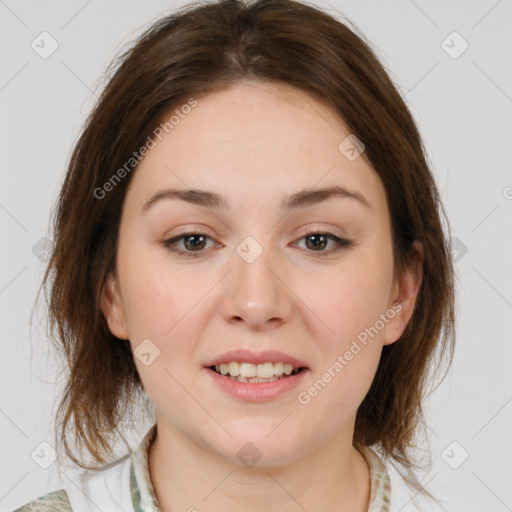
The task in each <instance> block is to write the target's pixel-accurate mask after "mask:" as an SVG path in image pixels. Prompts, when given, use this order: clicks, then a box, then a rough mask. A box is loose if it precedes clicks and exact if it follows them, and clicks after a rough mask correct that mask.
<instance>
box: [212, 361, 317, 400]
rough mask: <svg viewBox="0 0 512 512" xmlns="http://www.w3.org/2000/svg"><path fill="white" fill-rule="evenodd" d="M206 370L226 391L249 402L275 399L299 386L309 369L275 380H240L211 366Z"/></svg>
mask: <svg viewBox="0 0 512 512" xmlns="http://www.w3.org/2000/svg"><path fill="white" fill-rule="evenodd" d="M204 370H206V372H207V373H208V374H209V375H210V377H211V379H212V380H213V382H215V384H216V385H218V386H219V387H220V389H222V390H223V391H224V392H226V393H228V394H230V395H232V396H234V397H236V398H239V399H240V400H245V401H247V402H264V401H268V400H273V399H274V398H276V397H278V396H279V395H282V394H283V393H286V392H287V391H290V390H291V389H293V388H294V387H296V386H298V385H299V383H300V382H301V381H302V379H303V378H304V375H305V374H306V373H307V372H308V371H309V370H307V369H304V370H302V371H300V372H299V373H296V374H295V375H290V376H289V377H284V378H282V379H278V380H275V381H273V382H238V381H237V380H233V379H230V378H229V377H225V376H224V375H219V374H218V373H217V372H215V371H214V370H210V368H204Z"/></svg>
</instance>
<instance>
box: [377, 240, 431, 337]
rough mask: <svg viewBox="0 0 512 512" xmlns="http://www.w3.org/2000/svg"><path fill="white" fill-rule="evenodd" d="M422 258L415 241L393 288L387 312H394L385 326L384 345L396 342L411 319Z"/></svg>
mask: <svg viewBox="0 0 512 512" xmlns="http://www.w3.org/2000/svg"><path fill="white" fill-rule="evenodd" d="M423 258H424V253H423V245H422V244H421V242H419V241H417V240H416V241H415V242H413V244H412V248H411V251H410V259H409V265H408V266H407V269H406V270H405V272H404V274H403V275H402V277H401V278H400V280H399V281H396V282H395V283H394V286H393V291H392V293H391V296H390V302H389V310H388V311H391V310H393V311H395V316H394V317H393V318H392V319H391V320H390V321H389V322H388V323H387V324H386V328H385V332H384V339H383V344H384V345H390V344H391V343H394V342H395V341H397V340H398V339H399V338H400V336H401V335H402V333H403V332H404V331H405V328H406V327H407V324H408V323H409V320H410V319H411V317H412V314H413V311H414V305H415V304H416V299H417V296H418V292H419V289H420V287H421V282H422V277H423Z"/></svg>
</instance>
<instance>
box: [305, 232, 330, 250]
mask: <svg viewBox="0 0 512 512" xmlns="http://www.w3.org/2000/svg"><path fill="white" fill-rule="evenodd" d="M317 237H318V238H322V241H321V242H320V245H319V244H315V243H313V248H315V249H318V248H319V247H320V249H324V248H325V244H326V243H327V237H326V236H325V235H321V234H314V235H310V236H308V237H307V243H309V242H311V241H312V240H313V239H315V238H317Z"/></svg>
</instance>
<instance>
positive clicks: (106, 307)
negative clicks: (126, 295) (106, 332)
mask: <svg viewBox="0 0 512 512" xmlns="http://www.w3.org/2000/svg"><path fill="white" fill-rule="evenodd" d="M101 310H102V312H103V314H104V315H105V318H106V319H107V324H108V328H109V329H110V332H111V333H112V334H113V335H114V336H116V337H117V338H120V339H122V340H127V339H128V338H129V335H128V330H127V328H126V320H125V315H124V310H123V307H122V304H121V296H120V293H119V287H118V282H117V278H116V277H114V276H113V275H112V274H109V275H108V276H107V280H106V283H105V286H104V288H103V291H102V294H101Z"/></svg>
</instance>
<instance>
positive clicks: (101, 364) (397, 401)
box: [42, 0, 455, 495]
mask: <svg viewBox="0 0 512 512" xmlns="http://www.w3.org/2000/svg"><path fill="white" fill-rule="evenodd" d="M348 23H350V22H348ZM356 32H357V29H355V28H353V29H350V28H348V26H347V25H345V24H343V23H342V22H340V21H338V20H336V19H335V18H333V17H332V16H331V15H329V14H327V13H326V12H322V11H320V10H319V9H317V8H315V7H313V6H310V5H308V4H305V3H301V2H298V1H294V0H257V1H254V2H243V1H241V0H221V1H218V2H196V3H194V4H189V5H187V6H184V7H182V8H181V9H179V10H178V11H176V12H174V13H173V14H171V15H168V16H166V17H163V18H161V19H159V20H158V21H157V22H155V23H154V24H153V25H151V26H150V27H149V28H148V29H147V30H146V32H145V33H143V34H142V35H141V36H140V37H139V38H138V40H137V41H136V43H135V44H134V45H133V46H132V47H131V48H129V49H128V50H126V51H125V52H124V53H123V54H122V55H120V56H119V57H118V58H117V60H116V61H114V62H113V64H112V66H114V67H113V68H111V70H112V71H111V70H109V73H112V74H113V76H111V77H110V78H109V81H108V83H107V85H106V87H105V89H104V91H103V92H102V94H101V97H100V98H99V100H98V102H97V104H96V106H95V108H94V109H93V111H92V113H91V114H90V116H89V118H88V120H87V122H86V124H85V127H84V129H83V131H82V133H81V135H80V138H79V140H78V142H77V143H76V146H75V148H74V151H73V153H72V156H71V159H70V162H69V167H68V170H67V174H66V177H65V181H64V184H63V187H62V190H61V192H60V196H59V199H58V203H57V212H56V214H55V217H54V221H53V225H54V251H53V253H52V255H51V258H50V260H49V263H48V268H47V269H46V273H45V275H44V279H43V283H42V284H43V285H45V286H46V285H47V284H48V280H49V277H50V275H51V277H52V287H51V295H50V297H49V315H50V330H51V334H52V337H51V339H52V342H54V343H55V346H56V347H57V349H58V350H59V351H60V353H62V354H64V355H65V358H66V359H67V362H68V365H69V370H70V372H69V375H68V377H67V382H66V385H65V389H64V390H63V394H62V397H61V401H60V403H59V408H58V411H57V416H56V419H57V427H58V429H59V432H58V433H56V445H59V437H58V434H60V437H61V441H62V444H63V446H64V449H65V452H66V454H67V455H68V456H69V457H70V459H71V460H73V461H74V462H75V464H77V465H79V466H80V467H82V468H89V469H92V470H100V469H103V467H105V466H103V467H98V466H90V465H89V466H88V465H85V464H83V463H82V461H81V460H80V459H77V458H76V457H75V456H74V455H73V453H72V451H71V449H70V447H69V444H68V442H67V440H66V439H67V438H66V434H67V432H68V431H71V432H73V434H74V438H75V440H76V442H77V443H78V446H80V449H81V450H82V448H83V447H84V446H85V447H86V448H87V450H88V451H89V453H90V454H91V455H92V456H93V458H94V460H95V461H96V462H99V463H105V462H107V461H108V460H109V458H111V456H112V453H113V452H112V450H111V446H110V445H111V441H112V439H113V436H114V434H115V432H116V431H117V432H118V433H120V428H119V426H120V425H121V424H122V422H123V421H126V418H127V417H129V416H130V415H131V414H132V413H134V412H135V411H134V410H133V409H134V407H133V405H134V403H135V400H136V398H141V397H142V398H143V396H144V392H143V388H142V383H141V380H140V377H139V374H138V372H137V369H136V366H135V364H134V360H133V355H132V352H131V349H130V345H129V344H128V343H126V342H121V341H119V340H118V339H117V338H116V337H115V336H113V335H112V334H111V332H110V331H109V329H108V326H107V323H106V319H105V317H104V315H103V314H102V311H101V309H100V305H101V299H102V294H103V290H104V285H105V282H106V278H107V276H108V274H109V272H115V261H116V249H117V237H118V229H119V224H120V217H121V208H122V205H123V200H124V197H125V192H126V190H127V187H128V185H129V182H130V177H131V174H133V173H129V172H127V173H125V174H126V176H124V177H123V179H120V180H118V182H116V183H115V186H112V187H109V192H108V194H105V195H104V197H103V198H100V199H98V194H95V193H94V191H95V190H98V189H99V188H101V187H103V186H104V184H105V183H107V182H108V181H109V180H110V179H111V178H112V176H113V174H114V173H115V171H116V170H117V169H120V168H121V167H122V166H123V165H125V164H126V162H127V161H128V160H129V159H130V158H131V157H132V155H133V153H134V151H136V150H137V149H138V148H140V147H142V146H143V145H144V143H145V141H146V140H147V138H148V136H150V135H151V133H154V132H152V131H153V130H154V128H155V127H156V126H157V125H158V124H157V123H158V122H159V121H160V120H161V118H162V116H163V114H165V113H167V112H170V110H171V109H173V108H175V107H177V106H179V105H183V104H186V103H187V101H188V100H189V99H190V98H191V97H195V98H199V97H201V95H206V94H208V93H211V92H213V91H216V90H220V89H222V88H223V87H226V86H228V85H232V84H236V83H237V82H239V81H241V80H244V79H250V80H259V81H262V82H274V83H284V84H288V85H291V86H293V87H295V88H297V89H300V90H302V91H304V92H306V93H308V94H311V95H313V96H314V97H315V98H317V99H318V100H319V101H321V102H324V104H326V105H328V106H330V107H331V108H332V109H333V110H334V111H335V112H337V113H338V114H339V116H340V117H341V118H342V120H343V122H344V123H345V125H346V126H347V127H348V129H349V130H350V132H351V133H353V134H355V135H356V136H357V137H358V138H359V139H360V140H361V141H362V142H363V143H364V145H365V151H364V153H363V155H362V156H363V158H366V159H367V161H368V163H369V164H370V165H371V166H372V167H373V169H375V171H376V172H377V173H378V175H379V177H380V178H381V180H382V182H383V184H384V186H385V190H386V195H387V200H388V205H389V210H390V218H391V222H392V237H393V254H394V262H395V273H396V275H398V276H400V275H401V272H402V271H403V270H404V269H405V268H406V267H407V265H408V261H409V260H408V256H409V255H410V251H409V250H410V248H411V244H412V242H413V241H414V240H419V241H420V242H421V243H422V245H423V248H424V261H423V278H422V284H421V287H420V290H419V292H418V297H417V301H416V304H415V308H414V311H413V315H412V317H411V319H410V321H409V323H408V325H407V328H406V330H405V331H404V333H403V335H402V336H401V338H400V339H399V340H398V341H397V342H396V343H393V344H391V345H388V346H384V348H383V352H382V357H381V361H380V365H379V367H378V370H377V373H376V375H375V379H374V381H373V383H372V385H371V388H370V390H369V392H368V394H367V396H366V397H365V398H364V400H363V402H362V403H361V405H360V407H359V409H358V412H357V418H356V425H355V434H354V445H355V446H357V445H367V446H370V445H374V446H375V447H377V448H378V449H379V450H380V451H381V453H382V455H383V456H384V457H386V458H388V457H389V458H390V459H391V461H392V462H394V463H398V464H399V465H400V466H401V468H402V469H405V470H406V473H407V475H406V476H404V478H405V479H406V480H407V482H408V483H409V484H410V485H412V486H413V487H415V488H416V489H418V490H420V491H422V492H424V493H425V494H427V495H429V493H428V492H427V491H426V490H425V489H424V488H423V487H422V486H421V484H420V483H419V481H418V480H417V478H416V477H415V476H414V470H416V468H418V463H417V462H414V457H413V456H412V455H411V453H410V451H411V450H412V449H414V448H415V446H416V445H415V443H416V433H417V430H418V427H419V426H420V424H421V425H424V418H423V411H422V400H423V399H424V398H425V396H426V389H427V387H426V384H427V382H430V381H429V380H427V376H428V375H430V371H431V370H437V369H438V368H440V366H439V364H438V362H439V361H441V360H444V358H445V356H447V355H448V356H449V357H448V363H451V360H452V357H453V347H454V340H455V335H454V332H455V316H454V298H455V297H454V270H453V266H452V260H451V247H450V238H449V237H448V236H446V234H445V231H444V229H443V226H442V223H441V216H442V215H444V216H446V215H445V213H444V210H443V207H442V204H441V202H440V199H439V196H438V191H437V189H436V185H435V183H434V179H433V177H432V174H431V172H430V169H429V165H428V164H427V161H426V156H425V151H424V147H423V144H422V141H421V139H420V136H419V133H418V129H417V127H416V125H415V122H414V120H413V118H412V116H411V114H410V112H409V110H408V108H407V106H406V104H405V102H404V100H403V99H402V97H401V96H400V94H399V93H398V92H397V90H396V88H395V86H394V85H393V83H392V82H391V79H390V78H389V76H388V74H387V73H386V71H385V70H384V68H383V66H382V65H381V64H380V62H379V61H378V59H377V57H376V56H375V53H374V51H373V50H372V49H371V47H370V44H369V43H368V42H366V41H365V39H364V37H363V36H362V35H357V34H356ZM135 167H136V166H135ZM125 169H126V167H125ZM446 230H449V226H448V225H446ZM55 334H56V335H55ZM435 349H437V350H435ZM436 354H437V355H438V356H439V360H438V361H436ZM443 378H444V375H443ZM71 422H73V425H71ZM121 437H122V435H121ZM123 439H124V438H123ZM105 456H106V457H105ZM397 469H398V468H397Z"/></svg>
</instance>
